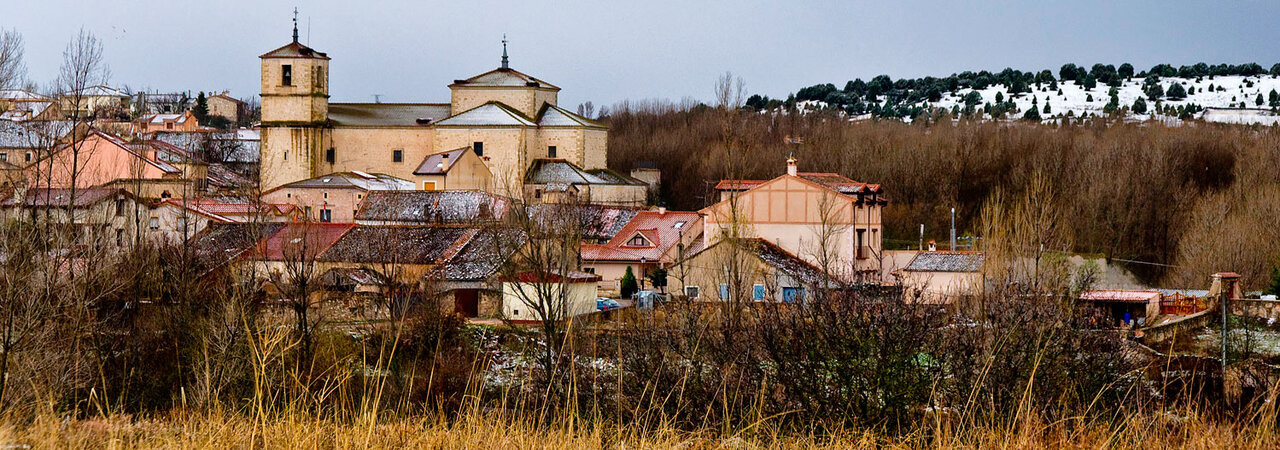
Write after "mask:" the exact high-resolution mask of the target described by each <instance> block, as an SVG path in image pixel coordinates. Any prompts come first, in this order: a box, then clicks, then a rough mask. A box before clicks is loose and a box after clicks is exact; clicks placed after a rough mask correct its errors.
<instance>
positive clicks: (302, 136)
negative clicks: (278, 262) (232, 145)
mask: <svg viewBox="0 0 1280 450" xmlns="http://www.w3.org/2000/svg"><path fill="white" fill-rule="evenodd" d="M259 59H261V60H262V88H261V96H262V147H261V152H262V153H261V155H260V156H261V157H260V167H259V173H258V180H259V188H260V189H261V190H263V191H266V190H268V189H271V188H274V187H276V186H280V185H282V184H287V183H291V182H294V181H298V180H304V179H307V178H311V177H314V176H316V175H319V174H317V173H316V163H317V160H318V155H319V154H320V152H322V151H323V150H322V149H323V148H324V145H325V144H324V129H325V122H326V121H327V119H328V115H329V56H328V55H325V54H324V53H321V52H318V51H315V50H314V49H312V48H310V47H307V46H305V45H302V44H300V43H298V12H297V10H296V9H295V10H294V17H293V42H290V43H289V44H287V45H285V46H283V47H280V48H278V49H275V50H272V51H270V52H267V53H266V54H263V55H262V56H259Z"/></svg>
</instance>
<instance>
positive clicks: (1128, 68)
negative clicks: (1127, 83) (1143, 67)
mask: <svg viewBox="0 0 1280 450" xmlns="http://www.w3.org/2000/svg"><path fill="white" fill-rule="evenodd" d="M1118 74H1119V75H1120V76H1122V77H1124V78H1126V79H1128V78H1133V64H1129V63H1124V64H1121V65H1120V69H1119V70H1118Z"/></svg>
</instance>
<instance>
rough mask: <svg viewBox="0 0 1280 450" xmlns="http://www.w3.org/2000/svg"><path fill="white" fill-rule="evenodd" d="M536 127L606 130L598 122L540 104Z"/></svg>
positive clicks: (555, 107) (553, 106) (549, 105)
mask: <svg viewBox="0 0 1280 450" xmlns="http://www.w3.org/2000/svg"><path fill="white" fill-rule="evenodd" d="M538 126H540V127H590V128H608V127H607V126H605V125H604V124H602V123H600V122H596V121H594V120H591V119H587V118H586V117H582V116H579V115H577V114H574V113H572V112H569V111H568V110H566V109H564V108H561V107H559V106H556V105H552V104H550V103H543V104H542V110H541V111H539V112H538Z"/></svg>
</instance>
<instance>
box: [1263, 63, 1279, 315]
mask: <svg viewBox="0 0 1280 450" xmlns="http://www.w3.org/2000/svg"><path fill="white" fill-rule="evenodd" d="M1277 65H1280V64H1277ZM1262 293H1263V294H1267V295H1280V267H1272V268H1271V284H1269V285H1267V289H1266V290H1264V291H1262Z"/></svg>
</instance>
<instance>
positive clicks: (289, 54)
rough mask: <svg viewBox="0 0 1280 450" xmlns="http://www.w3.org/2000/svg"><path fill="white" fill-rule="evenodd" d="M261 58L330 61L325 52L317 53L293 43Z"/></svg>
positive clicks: (295, 42) (296, 42) (264, 54)
mask: <svg viewBox="0 0 1280 450" xmlns="http://www.w3.org/2000/svg"><path fill="white" fill-rule="evenodd" d="M259 58H316V59H329V55H326V54H324V53H323V52H317V51H315V49H313V48H311V47H307V46H305V45H302V44H299V43H298V41H293V42H290V43H288V44H285V45H284V46H283V47H280V48H277V49H275V50H272V51H269V52H266V53H263V54H262V56H259Z"/></svg>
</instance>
